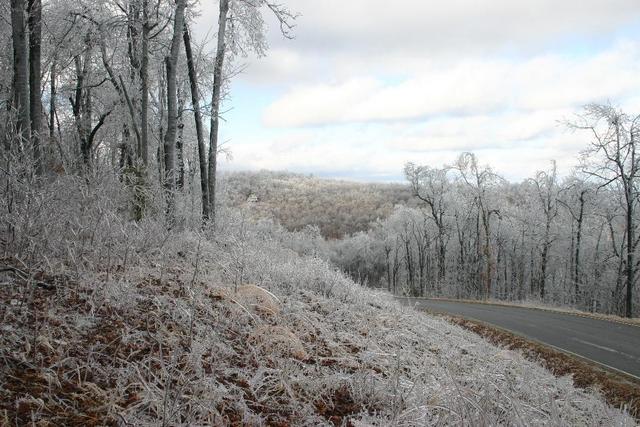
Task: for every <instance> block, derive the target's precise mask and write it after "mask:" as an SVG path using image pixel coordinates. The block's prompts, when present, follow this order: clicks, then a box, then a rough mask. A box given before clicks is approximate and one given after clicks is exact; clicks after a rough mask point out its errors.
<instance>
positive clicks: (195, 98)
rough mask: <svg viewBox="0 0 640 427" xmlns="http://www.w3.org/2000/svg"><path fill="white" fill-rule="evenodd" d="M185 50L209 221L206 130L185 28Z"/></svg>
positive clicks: (204, 208) (205, 214)
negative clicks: (203, 124)
mask: <svg viewBox="0 0 640 427" xmlns="http://www.w3.org/2000/svg"><path fill="white" fill-rule="evenodd" d="M183 39H184V48H185V51H186V55H187V69H188V71H189V84H190V86H191V105H192V106H193V117H194V119H195V124H196V136H197V138H198V160H199V163H200V189H201V191H202V218H203V219H204V220H207V219H209V178H208V170H207V153H206V151H205V146H204V130H203V127H202V112H201V111H200V94H199V92H198V73H197V72H196V65H195V62H194V58H193V50H192V49H191V35H190V34H189V27H188V26H187V25H186V24H185V26H184V33H183Z"/></svg>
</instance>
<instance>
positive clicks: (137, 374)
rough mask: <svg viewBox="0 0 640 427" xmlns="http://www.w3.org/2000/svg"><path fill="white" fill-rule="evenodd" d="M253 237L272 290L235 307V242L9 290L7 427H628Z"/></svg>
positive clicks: (202, 243) (591, 400)
mask: <svg viewBox="0 0 640 427" xmlns="http://www.w3.org/2000/svg"><path fill="white" fill-rule="evenodd" d="M229 228H230V229H232V228H233V225H232V224H231V225H229ZM244 233H245V240H244V243H242V244H243V245H244V246H243V254H244V255H243V256H245V257H246V260H248V262H246V263H245V264H244V266H243V274H244V277H245V280H246V281H251V282H253V283H257V284H259V285H260V287H259V288H258V287H246V286H245V287H240V288H238V289H237V292H236V290H235V289H234V287H233V286H230V285H228V284H227V285H226V284H225V283H231V279H230V278H231V277H234V275H233V274H230V273H231V270H232V269H233V266H234V265H237V263H238V251H237V249H238V247H237V246H236V247H235V249H234V247H233V246H232V245H230V244H229V242H231V241H234V239H232V238H231V236H227V237H228V238H222V239H220V240H219V241H217V242H210V241H207V240H205V239H203V238H202V237H200V236H197V235H194V234H188V233H184V234H182V235H178V236H174V238H172V239H171V240H170V241H168V242H166V243H165V246H164V247H163V249H162V250H150V251H148V252H147V253H146V254H145V255H141V256H140V258H138V259H137V261H136V262H135V263H134V262H131V261H130V262H129V264H128V265H127V264H122V263H114V264H113V265H108V267H107V268H104V267H103V266H99V265H94V266H92V267H91V268H87V269H85V270H84V271H83V272H82V273H73V274H72V273H68V274H63V275H57V276H50V275H45V274H38V273H37V272H36V271H32V272H30V273H28V272H27V276H29V277H30V278H31V279H29V278H27V280H23V278H22V277H21V276H22V274H21V273H18V274H17V275H16V274H15V273H7V274H6V277H5V280H3V281H4V282H6V283H5V284H3V286H2V287H1V288H0V304H1V305H0V307H1V309H0V321H1V325H0V328H1V329H2V335H1V336H0V364H1V365H0V366H2V370H1V371H0V396H2V398H1V401H0V424H3V425H5V424H6V425H26V424H28V423H30V422H35V423H38V422H39V423H40V424H38V425H102V424H112V425H116V424H124V423H125V422H126V423H129V424H130V425H158V424H166V425H195V424H210V425H225V424H249V425H264V424H269V425H322V424H335V425H339V424H340V423H342V422H348V423H351V424H354V425H356V424H358V423H359V422H367V423H371V424H374V425H389V424H391V423H395V424H397V425H418V424H420V425H424V424H426V425H436V424H438V425H439V424H456V425H459V424H461V423H464V424H468V425H479V424H528V425H544V424H548V425H558V424H572V425H614V424H615V425H633V421H632V420H631V419H630V418H629V417H628V416H626V415H624V414H622V413H620V412H618V411H616V410H614V409H612V408H610V407H608V406H607V405H606V404H605V403H603V401H602V399H601V398H600V397H598V396H597V395H594V394H590V393H587V392H584V391H582V390H577V389H575V388H573V386H572V384H571V381H570V379H569V378H559V379H558V378H555V377H554V376H553V375H551V374H550V373H549V372H547V371H546V370H544V369H543V368H541V367H540V366H538V365H535V364H533V363H530V362H528V361H526V360H524V359H523V358H522V357H521V356H520V355H519V354H518V353H515V352H511V351H505V350H500V349H498V348H496V347H493V346H492V345H490V344H488V343H487V342H485V341H483V340H482V339H481V338H479V337H478V336H476V335H474V334H472V333H469V332H466V331H464V330H462V329H461V328H459V327H456V326H453V325H451V324H448V323H446V322H445V321H442V320H439V319H435V318H432V317H429V316H426V315H423V314H417V313H414V312H411V311H406V309H404V308H402V307H400V306H398V305H397V304H396V303H394V302H393V301H391V300H389V299H388V298H386V297H384V296H381V295H377V294H373V293H371V292H369V291H367V290H365V289H362V288H360V287H358V286H356V285H355V284H353V283H352V282H350V281H349V280H348V279H346V278H345V277H343V276H342V275H341V274H339V273H337V272H336V271H334V270H333V269H331V268H330V267H329V266H327V265H326V264H325V263H324V262H322V261H319V260H317V259H313V258H300V257H298V256H297V255H295V254H293V253H291V252H290V251H288V250H286V249H284V248H282V247H280V246H279V245H278V244H277V242H276V239H273V236H272V235H269V232H267V231H265V230H260V229H259V227H256V228H255V229H253V230H249V231H247V230H244ZM147 244H148V243H147ZM3 264H4V265H9V264H15V261H14V260H9V259H7V260H4V262H3ZM101 265H102V264H101ZM21 268H24V267H21ZM34 281H36V282H40V283H41V286H37V285H35V286H34ZM45 285H46V286H45ZM267 289H268V292H267V291H265V290H267Z"/></svg>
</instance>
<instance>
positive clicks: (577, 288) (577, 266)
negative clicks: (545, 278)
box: [573, 190, 586, 302]
mask: <svg viewBox="0 0 640 427" xmlns="http://www.w3.org/2000/svg"><path fill="white" fill-rule="evenodd" d="M585 193H586V190H583V191H582V192H581V193H580V211H579V213H578V221H577V222H578V230H577V231H576V248H575V251H576V252H575V255H574V258H575V259H574V265H573V268H574V272H573V283H574V287H575V289H574V292H575V300H576V302H577V301H578V300H579V298H580V285H581V283H580V245H581V242H582V222H583V220H584V202H585V200H584V195H585Z"/></svg>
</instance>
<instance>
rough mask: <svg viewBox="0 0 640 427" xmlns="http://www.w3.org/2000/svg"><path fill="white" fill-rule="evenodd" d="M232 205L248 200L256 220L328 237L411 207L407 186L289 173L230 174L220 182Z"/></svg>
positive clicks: (350, 231) (410, 196)
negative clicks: (309, 228) (311, 228)
mask: <svg viewBox="0 0 640 427" xmlns="http://www.w3.org/2000/svg"><path fill="white" fill-rule="evenodd" d="M221 186H222V193H223V194H224V196H223V197H224V198H225V199H226V200H227V201H228V202H229V204H231V205H233V206H236V207H237V206H242V205H244V204H246V203H247V201H249V202H250V203H251V210H252V211H254V212H255V214H256V215H257V216H260V217H269V218H273V219H275V220H277V221H278V222H279V223H280V224H282V225H283V226H284V227H285V228H287V229H288V230H290V231H297V230H301V229H303V228H304V227H306V226H307V225H317V226H318V227H319V228H320V232H321V233H322V235H323V236H324V237H325V238H328V239H337V238H342V237H344V236H345V235H348V234H353V233H356V232H359V231H366V230H368V229H369V228H370V225H371V223H372V222H373V221H376V220H377V219H386V218H388V217H389V216H390V215H391V214H392V213H393V209H394V206H396V205H409V206H413V205H414V204H415V203H416V201H415V200H414V199H413V198H412V195H411V188H410V187H409V186H408V185H405V184H391V183H389V184H386V183H358V182H351V181H338V180H331V179H322V178H317V177H313V176H309V175H302V174H294V173H289V172H270V171H261V172H229V173H226V174H224V175H223V177H222V179H221Z"/></svg>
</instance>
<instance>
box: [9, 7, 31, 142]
mask: <svg viewBox="0 0 640 427" xmlns="http://www.w3.org/2000/svg"><path fill="white" fill-rule="evenodd" d="M25 12H26V4H25V0H11V39H12V41H13V107H14V108H15V109H16V110H17V112H18V117H17V122H16V130H17V134H18V136H19V137H21V138H23V139H27V140H28V139H29V138H30V128H31V113H30V106H29V99H30V97H29V50H28V47H27V29H26V25H25Z"/></svg>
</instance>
